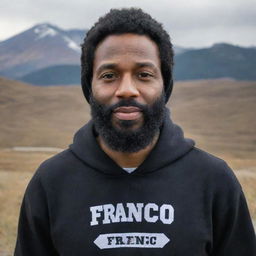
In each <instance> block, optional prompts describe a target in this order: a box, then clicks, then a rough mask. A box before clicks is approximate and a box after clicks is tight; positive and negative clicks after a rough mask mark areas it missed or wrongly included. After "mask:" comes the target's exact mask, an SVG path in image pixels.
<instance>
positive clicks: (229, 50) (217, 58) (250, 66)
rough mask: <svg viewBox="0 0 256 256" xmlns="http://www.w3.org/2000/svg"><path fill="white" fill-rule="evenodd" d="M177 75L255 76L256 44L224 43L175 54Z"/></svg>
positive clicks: (187, 78)
mask: <svg viewBox="0 0 256 256" xmlns="http://www.w3.org/2000/svg"><path fill="white" fill-rule="evenodd" d="M175 63H176V65H175V70H174V71H175V73H174V74H175V79H176V80H191V79H212V78H233V79H237V80H256V72H255V66H256V48H255V47H251V48H244V47H239V46H234V45H230V44H225V43H219V44H215V45H213V46H212V47H210V48H205V49H197V50H188V51H186V52H183V53H181V54H179V55H177V56H176V57H175Z"/></svg>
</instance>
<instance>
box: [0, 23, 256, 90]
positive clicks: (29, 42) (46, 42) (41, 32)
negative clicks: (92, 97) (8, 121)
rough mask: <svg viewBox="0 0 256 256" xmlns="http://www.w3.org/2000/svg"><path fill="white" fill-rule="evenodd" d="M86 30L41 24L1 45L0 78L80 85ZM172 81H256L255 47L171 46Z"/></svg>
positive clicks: (42, 83) (219, 44)
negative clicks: (172, 50) (173, 54)
mask: <svg viewBox="0 0 256 256" xmlns="http://www.w3.org/2000/svg"><path fill="white" fill-rule="evenodd" d="M85 35H86V30H80V29H70V30H63V29H60V28H58V27H57V26H54V25H51V24H48V23H44V24H39V25H36V26H34V27H32V28H30V29H28V30H26V31H24V32H22V33H20V34H18V35H16V36H14V37H11V38H10V39H8V40H5V41H3V42H0V75H1V76H5V77H9V78H14V79H18V80H21V81H25V82H29V83H33V84H36V85H59V84H63V85H64V84H77V83H80V67H79V66H80V51H81V50H80V44H81V43H82V40H83V38H84V36H85ZM174 51H175V66H174V78H175V80H191V79H212V78H232V79H237V80H256V72H255V66H256V47H250V48H245V47H239V46H235V45H231V44H226V43H218V44H215V45H213V46H212V47H208V48H203V49H193V48H184V47H180V46H176V45H175V46H174Z"/></svg>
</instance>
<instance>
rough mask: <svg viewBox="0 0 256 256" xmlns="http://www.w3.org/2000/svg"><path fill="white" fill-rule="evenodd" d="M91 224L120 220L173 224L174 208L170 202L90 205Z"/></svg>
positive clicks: (117, 221)
mask: <svg viewBox="0 0 256 256" xmlns="http://www.w3.org/2000/svg"><path fill="white" fill-rule="evenodd" d="M90 211H91V215H92V217H91V222H90V224H91V226H94V225H99V224H100V222H102V224H110V223H119V222H142V221H146V222H149V223H155V222H157V221H161V222H162V223H163V224H172V222H173V221H174V208H173V207H172V205H170V204H163V205H161V206H158V205H157V204H155V203H148V204H143V203H136V204H135V203H126V204H123V203H117V204H116V205H113V204H104V205H97V206H92V207H90Z"/></svg>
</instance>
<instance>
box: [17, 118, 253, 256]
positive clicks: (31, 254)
mask: <svg viewBox="0 0 256 256" xmlns="http://www.w3.org/2000/svg"><path fill="white" fill-rule="evenodd" d="M255 248H256V245H255V234H254V231H253V226H252V222H251V219H250V216H249V213H248V209H247V205H246V201H245V198H244V195H243V192H242V190H241V186H240V184H239V183H238V181H237V179H236V178H235V176H234V174H233V172H232V171H231V170H230V169H229V167H228V166H227V165H226V164H225V162H224V161H222V160H220V159H218V158H216V157H214V156H212V155H210V154H208V153H206V152H203V151H201V150H199V149H197V148H195V147H194V142H193V141H192V140H188V139H184V137H183V132H182V130H181V129H180V128H179V127H178V126H177V125H175V124H173V123H172V122H171V120H170V119H169V118H167V119H166V120H165V122H164V125H163V128H162V129H161V133H160V137H159V140H158V142H157V144H156V146H155V147H154V149H153V150H152V151H151V153H150V154H149V156H148V157H147V158H146V160H145V161H144V162H143V163H142V164H141V165H140V166H139V167H138V168H137V169H136V170H135V171H134V172H132V173H131V174H129V173H127V172H126V171H124V170H123V169H122V168H121V167H119V166H118V165H117V164H116V163H115V162H114V161H113V160H112V159H111V158H109V157H108V156H107V155H106V154H105V153H104V152H103V151H102V150H101V148H100V147H99V145H98V143H97V141H96V138H95V135H94V132H93V123H92V121H90V122H89V123H88V124H87V125H85V126H84V127H82V128H81V129H80V130H79V131H78V132H77V133H76V135H75V137H74V143H73V144H72V145H71V146H70V148H69V149H67V150H65V151H63V152H62V153H60V154H58V155H56V156H54V157H53V158H51V159H49V160H47V161H46V162H44V163H43V164H42V165H41V166H40V167H39V169H38V170H37V172H36V173H35V175H34V177H33V178H32V180H31V182H30V183H29V185H28V188H27V190H26V193H25V197H24V200H23V204H22V208H21V214H20V221H19V229H18V238H17V245H16V250H15V255H16V256H41V255H44V256H51V255H61V256H72V255H74V256H87V255H88V256H94V255H95V256H96V255H104V256H107V255H111V256H114V255H116V256H128V255H129V256H131V255H132V256H137V255H145V256H150V255H152V256H153V255H161V256H164V255H169V256H206V255H212V256H213V255H214V256H224V255H225V256H227V255H230V256H255V255H256V249H255Z"/></svg>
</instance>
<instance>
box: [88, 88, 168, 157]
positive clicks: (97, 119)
mask: <svg viewBox="0 0 256 256" xmlns="http://www.w3.org/2000/svg"><path fill="white" fill-rule="evenodd" d="M90 105H91V115H92V120H93V121H94V128H95V131H96V132H97V133H98V134H99V135H100V136H101V137H102V139H103V141H104V142H105V143H106V145H107V146H108V147H109V148H111V149H112V150H114V151H119V152H126V153H133V152H138V151H140V150H141V149H144V148H146V147H147V146H148V145H149V144H150V143H151V142H152V140H153V138H154V137H155V135H156V134H157V133H158V132H159V130H160V128H161V126H162V124H163V120H164V116H165V112H166V108H165V95H164V93H163V94H162V95H161V97H159V98H158V99H157V100H156V101H155V102H154V103H153V104H151V105H142V104H139V103H137V102H136V101H135V100H134V99H123V100H120V101H119V102H118V103H117V104H114V105H110V106H107V105H104V104H100V103H99V102H97V101H96V100H95V98H93V97H91V99H90ZM121 106H134V107H138V108H140V110H141V111H142V114H143V124H142V125H141V127H139V128H137V129H135V130H132V129H131V127H132V126H133V125H134V124H135V122H136V121H134V120H122V121H120V122H119V127H115V126H114V125H113V123H112V114H113V110H114V109H115V108H117V107H121Z"/></svg>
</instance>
